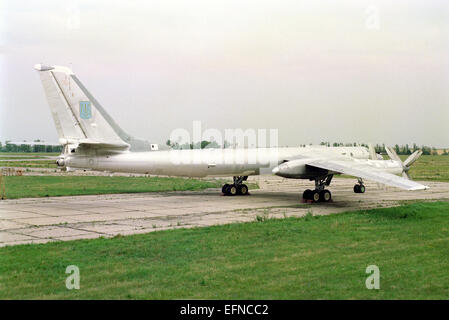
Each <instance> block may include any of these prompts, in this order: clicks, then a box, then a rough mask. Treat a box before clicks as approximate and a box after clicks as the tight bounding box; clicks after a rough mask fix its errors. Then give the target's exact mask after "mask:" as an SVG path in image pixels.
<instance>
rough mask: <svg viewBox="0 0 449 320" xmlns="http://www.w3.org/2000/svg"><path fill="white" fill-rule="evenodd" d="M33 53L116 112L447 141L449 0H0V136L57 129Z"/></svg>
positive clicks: (157, 128)
mask: <svg viewBox="0 0 449 320" xmlns="http://www.w3.org/2000/svg"><path fill="white" fill-rule="evenodd" d="M36 63H43V64H46V65H64V66H69V67H71V68H72V69H73V71H74V72H75V74H76V75H77V77H78V78H79V79H80V80H81V81H82V82H83V84H84V85H85V86H86V87H87V88H88V89H89V91H90V92H91V93H92V94H93V96H94V97H95V98H96V99H97V100H98V101H99V102H100V103H101V104H102V106H103V107H104V108H105V109H106V110H107V111H108V112H109V113H110V115H111V116H112V117H113V118H114V119H115V120H116V121H117V122H118V123H119V124H120V126H121V127H122V128H123V129H125V131H127V132H129V133H130V134H132V135H135V136H137V137H141V138H145V139H148V140H150V141H151V142H158V143H164V142H165V141H166V140H167V139H168V137H169V136H170V134H171V132H172V131H173V130H175V129H178V128H184V129H187V130H188V131H192V123H193V121H201V124H202V127H203V129H207V128H216V129H218V130H221V131H224V130H225V129H228V128H231V129H233V128H242V129H244V130H245V129H248V128H253V129H267V130H268V129H278V135H279V144H280V145H283V146H287V145H288V146H295V145H299V144H308V143H314V144H317V143H320V142H321V141H331V142H334V141H336V142H359V143H362V142H365V143H368V142H372V143H385V144H387V145H391V144H396V143H398V144H406V143H409V144H412V143H417V144H419V145H421V144H425V145H430V146H436V147H449V129H448V128H449V126H448V124H449V123H448V119H449V90H448V89H449V1H447V0H439V1H437V0H430V1H424V0H422V1H416V0H407V1H405V0H395V1H391V0H388V1H376V0H370V1H364V0H354V1H347V0H340V1H330V0H314V1H298V0H294V1H284V0H280V1H262V0H257V1H243V0H239V1H234V0H226V1H219V0H214V1H207V0H205V1H196V0H190V1H181V0H176V1H174V0H153V1H106V0H104V1H95V0H89V1H50V0H43V1H24V0H14V1H12V0H2V1H0V141H2V142H4V141H5V140H15V141H17V140H24V139H26V140H34V139H42V140H45V141H48V142H56V141H58V137H57V133H56V129H55V127H54V125H53V121H52V118H51V115H50V111H49V108H48V105H47V102H46V98H45V95H44V92H43V90H42V85H41V82H40V79H39V76H38V74H37V73H36V71H35V70H34V69H33V65H34V64H36Z"/></svg>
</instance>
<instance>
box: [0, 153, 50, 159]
mask: <svg viewBox="0 0 449 320" xmlns="http://www.w3.org/2000/svg"><path fill="white" fill-rule="evenodd" d="M45 158H46V157H44V156H10V157H5V156H3V157H2V156H1V153H0V160H20V159H45Z"/></svg>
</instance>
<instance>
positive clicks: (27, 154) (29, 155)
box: [0, 152, 60, 158]
mask: <svg viewBox="0 0 449 320" xmlns="http://www.w3.org/2000/svg"><path fill="white" fill-rule="evenodd" d="M59 154H60V153H59V152H0V157H3V156H20V157H27V158H33V157H39V156H47V157H55V156H58V155H59Z"/></svg>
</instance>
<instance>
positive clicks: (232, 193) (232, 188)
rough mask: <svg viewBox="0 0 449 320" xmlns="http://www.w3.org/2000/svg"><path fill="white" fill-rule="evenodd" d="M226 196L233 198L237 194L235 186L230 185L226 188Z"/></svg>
mask: <svg viewBox="0 0 449 320" xmlns="http://www.w3.org/2000/svg"><path fill="white" fill-rule="evenodd" d="M228 194H229V195H230V196H235V195H236V194H237V186H236V185H235V184H231V185H230V186H229V188H228Z"/></svg>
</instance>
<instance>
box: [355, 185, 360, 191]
mask: <svg viewBox="0 0 449 320" xmlns="http://www.w3.org/2000/svg"><path fill="white" fill-rule="evenodd" d="M354 192H355V193H360V185H359V184H356V185H354Z"/></svg>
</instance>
